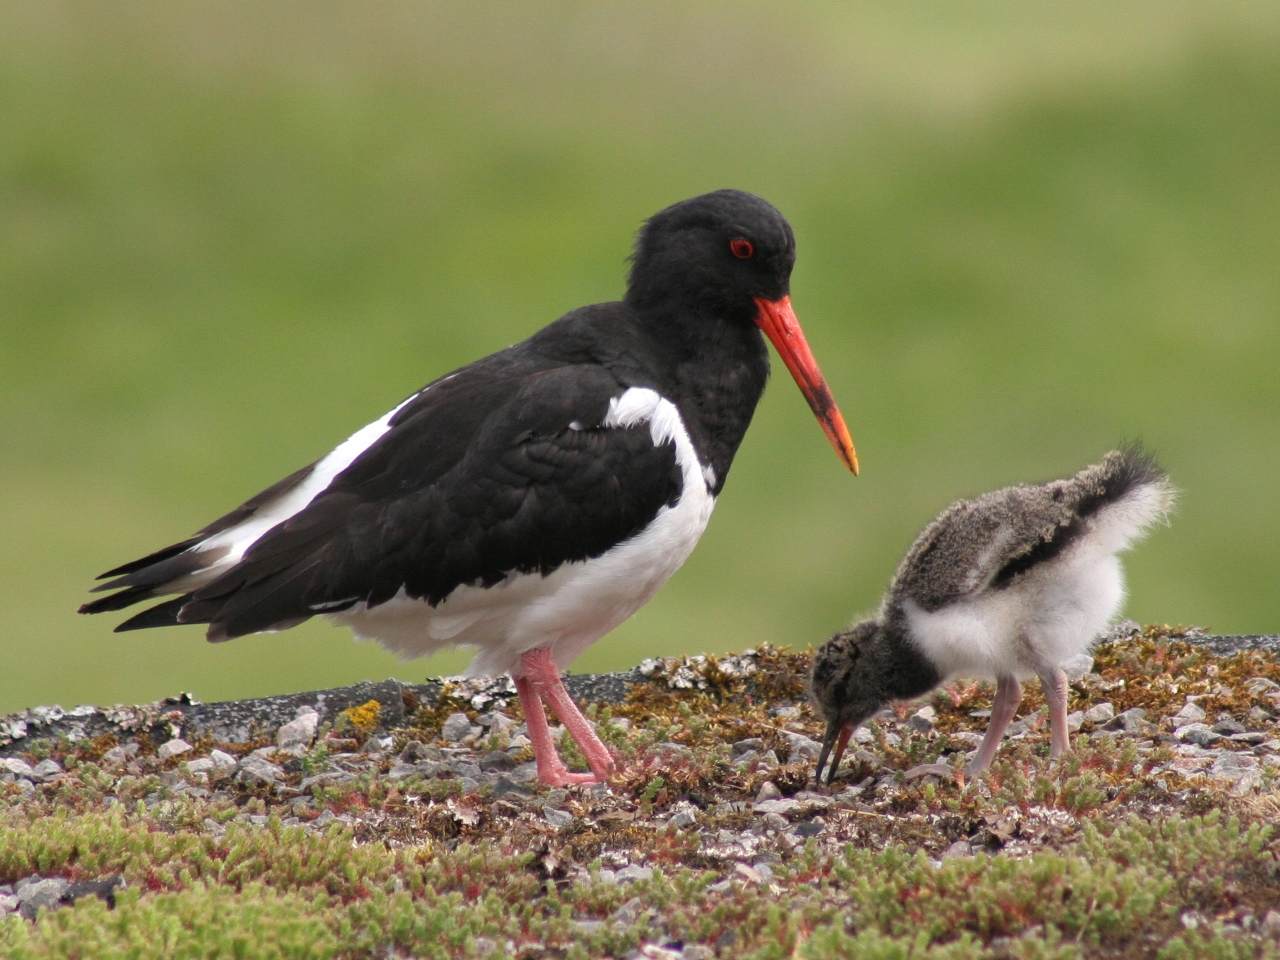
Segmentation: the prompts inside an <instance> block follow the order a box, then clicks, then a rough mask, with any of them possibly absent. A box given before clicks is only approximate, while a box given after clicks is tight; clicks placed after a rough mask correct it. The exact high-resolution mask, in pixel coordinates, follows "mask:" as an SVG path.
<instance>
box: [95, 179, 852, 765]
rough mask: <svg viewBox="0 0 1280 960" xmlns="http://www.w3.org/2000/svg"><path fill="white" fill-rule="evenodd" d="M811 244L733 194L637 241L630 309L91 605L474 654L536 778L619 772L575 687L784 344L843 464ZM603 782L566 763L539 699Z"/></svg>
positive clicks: (679, 548)
mask: <svg viewBox="0 0 1280 960" xmlns="http://www.w3.org/2000/svg"><path fill="white" fill-rule="evenodd" d="M794 263H795V239H794V237H793V235H792V232H791V227H790V225H789V224H788V223H787V221H786V220H785V219H784V218H783V216H782V215H781V214H780V213H779V212H778V211H777V210H776V209H774V208H773V207H772V206H771V205H770V204H768V203H766V202H765V201H764V200H762V199H760V198H759V197H755V196H752V195H751V194H748V193H742V192H740V191H737V190H720V191H717V192H715V193H709V194H706V195H703V196H700V197H695V198H693V199H691V200H686V201H684V202H682V203H677V204H675V205H674V206H671V207H668V208H667V209H665V210H662V211H661V212H659V213H657V214H656V215H654V216H653V217H652V218H651V219H650V220H649V221H648V222H647V223H646V224H645V225H644V226H643V227H642V228H641V230H640V232H639V235H638V237H637V242H636V246H635V251H634V254H633V257H632V267H631V272H630V277H629V280H628V285H627V291H626V296H625V297H624V299H623V300H621V301H619V302H615V303H603V304H596V305H594V306H588V307H583V308H581V309H578V310H574V311H572V312H571V313H568V314H566V315H565V316H563V317H561V318H560V319H559V320H557V321H555V322H554V323H552V324H551V325H550V326H548V327H546V328H544V329H542V330H541V331H539V332H537V333H535V334H534V335H533V336H531V337H530V338H529V339H528V340H525V341H524V342H522V343H519V344H516V345H515V346H513V347H510V348H508V349H506V350H502V351H500V352H498V353H495V354H493V355H492V356H489V357H485V358H484V359H482V360H478V361H476V362H475V363H472V364H470V365H469V366H466V367H463V368H462V369H460V370H456V371H454V372H453V373H450V374H448V375H447V376H444V377H441V378H440V379H438V380H436V381H434V382H433V383H430V384H428V385H427V386H426V387H424V388H422V389H421V390H419V391H418V392H417V393H415V394H413V395H412V396H411V397H409V398H408V399H407V400H405V401H403V402H402V403H400V404H399V405H398V406H396V408H395V409H394V410H392V411H391V412H390V413H388V414H387V415H386V416H384V417H382V418H381V419H380V420H378V421H376V422H375V423H372V424H370V425H369V426H367V427H365V428H364V429H362V430H359V431H358V432H356V433H355V434H354V435H352V436H351V437H350V438H349V439H347V440H346V441H345V442H344V443H342V444H340V445H339V446H338V447H336V448H335V449H334V450H333V451H332V452H331V453H329V454H328V455H327V456H325V457H322V458H321V459H320V460H318V461H316V462H315V463H313V464H311V465H310V466H308V467H304V468H302V469H301V470H299V471H298V472H297V473H294V474H292V475H290V476H288V477H286V478H285V479H283V480H281V481H280V482H279V483H277V484H275V485H274V486H272V487H270V488H268V489H267V490H265V491H263V492H262V493H260V494H258V495H257V496H255V497H253V498H252V499H251V500H249V501H247V502H246V503H245V504H244V505H242V506H240V507H239V508H237V509H235V510H233V511H232V512H231V513H229V514H227V515H226V516H225V517H223V518H222V519H220V520H217V521H215V522H214V523H212V524H210V525H209V526H207V527H205V528H204V529H203V530H201V531H200V532H198V533H197V534H195V535H194V536H192V537H190V538H188V539H186V540H183V541H182V542H181V543H177V544H174V545H173V546H170V547H166V548H165V549H163V550H160V551H158V552H156V553H153V554H151V555H150V556H147V557H143V558H142V559H141V560H136V561H134V562H132V563H127V564H125V565H123V566H121V567H117V568H116V569H114V570H110V571H108V572H107V573H105V574H103V575H102V577H100V578H99V579H103V578H112V579H111V580H110V581H109V582H108V583H105V584H103V585H101V586H99V587H97V590H99V591H102V590H115V591H118V592H116V593H113V594H111V595H109V596H106V597H103V598H101V599H98V600H95V601H93V602H92V603H87V604H85V605H84V606H83V607H81V608H80V612H81V613H101V612H103V611H108V610H119V609H122V608H124V607H127V606H129V605H131V604H134V603H137V602H139V601H144V600H150V599H152V598H153V597H159V596H163V595H166V594H179V596H177V597H176V598H175V599H171V600H168V601H166V602H163V603H160V604H159V605H157V606H154V607H151V608H150V609H148V610H146V611H144V612H143V613H140V614H138V615H137V616H135V617H133V618H132V619H130V620H127V621H125V622H124V623H122V624H120V625H119V626H118V627H117V628H116V629H117V630H118V631H119V630H137V629H142V628H146V627H161V626H172V625H176V624H187V623H199V624H208V632H207V636H208V639H209V640H211V641H215V642H216V641H222V640H230V639H232V638H234V637H239V636H243V635H245V634H250V633H261V632H271V631H276V630H284V629H287V628H289V627H292V626H296V625H297V624H299V623H302V622H303V621H304V620H307V619H309V618H310V617H313V616H323V617H325V618H327V619H329V620H331V621H333V622H335V623H338V624H345V625H347V626H349V627H350V628H351V629H352V631H353V632H354V633H355V635H356V636H357V637H359V638H373V639H376V640H378V641H379V642H380V643H381V644H382V645H383V646H384V647H386V648H387V649H389V650H392V651H395V652H397V653H399V654H401V655H402V656H404V657H405V658H411V657H417V656H422V655H424V654H428V653H431V652H433V651H435V650H437V649H440V648H441V647H445V646H450V645H464V646H469V647H474V648H476V649H477V653H476V656H475V658H474V660H473V662H472V664H471V667H470V672H471V674H473V675H475V674H498V673H502V672H508V671H509V672H510V673H511V675H512V677H513V679H514V680H515V684H516V688H517V690H518V692H519V695H520V701H521V703H522V705H523V707H524V712H525V716H526V718H527V720H528V725H529V736H530V739H531V740H532V742H533V748H534V751H535V753H536V755H537V763H538V773H539V776H540V777H541V778H542V779H543V780H544V781H546V782H548V783H552V784H564V783H570V782H590V781H592V780H594V779H604V778H606V777H607V776H608V774H609V772H610V769H611V768H612V766H613V759H612V757H611V756H610V754H609V751H608V750H607V748H606V747H605V746H604V744H603V743H601V742H600V740H599V739H598V738H597V737H596V735H595V732H594V731H593V730H592V728H591V725H590V723H589V722H588V721H587V720H586V719H585V718H584V717H583V715H582V714H581V713H580V712H579V710H578V708H577V707H576V706H575V705H574V703H573V701H572V700H571V699H570V697H569V695H568V693H567V692H566V690H565V688H564V685H563V683H562V682H561V679H560V670H562V669H564V668H565V667H567V666H568V665H569V664H570V663H571V662H572V661H573V660H574V659H576V658H577V657H578V655H579V654H581V653H582V652H583V651H584V650H585V649H586V648H587V647H588V646H590V645H591V644H593V643H595V641H596V640H598V639H600V638H601V637H602V636H604V635H605V634H606V633H608V632H609V631H610V630H612V629H613V628H614V627H616V626H617V625H618V624H620V623H622V621H624V620H626V619H627V617H629V616H631V614H633V613H634V612H635V611H636V610H637V609H639V608H640V607H641V606H643V605H644V604H645V603H646V602H647V601H648V600H649V599H650V598H651V597H652V596H653V595H654V592H655V591H657V589H658V588H659V587H661V586H662V584H663V583H664V582H666V580H667V578H668V577H670V576H671V575H672V574H673V573H675V571H676V570H677V569H678V568H679V567H680V565H681V564H682V563H684V561H685V560H686V559H687V558H688V556H689V554H690V552H691V551H692V550H693V547H694V545H695V544H696V543H697V542H698V538H699V537H700V536H701V535H702V531H703V530H704V529H705V527H706V525H707V521H708V519H709V518H710V516H711V510H712V508H713V507H714V506H715V503H716V498H717V497H718V496H719V495H720V492H721V490H723V489H724V484H725V480H726V478H727V477H728V474H729V467H730V465H731V464H732V463H733V457H734V454H735V453H736V452H737V449H738V445H739V444H740V443H741V442H742V437H743V434H744V433H745V431H746V429H747V426H748V424H750V422H751V416H752V413H753V412H754V410H755V407H756V403H757V401H758V400H759V399H760V395H761V393H762V391H763V390H764V386H765V380H766V378H767V377H768V374H769V357H768V348H767V347H766V345H765V342H764V338H763V337H762V336H761V331H763V332H764V334H765V335H767V336H768V338H769V339H770V340H771V341H772V342H773V344H774V345H775V346H776V347H777V349H778V352H779V354H780V355H781V357H782V359H783V362H784V363H785V364H786V365H787V367H788V369H789V370H790V371H791V373H792V375H793V376H794V377H795V379H796V382H797V384H798V385H799V387H800V390H801V392H802V393H803V394H804V396H805V397H806V398H807V399H808V401H809V404H810V406H811V407H812V409H813V412H814V413H815V415H816V416H817V418H818V421H819V423H820V424H821V426H822V429H823V430H824V431H825V432H826V434H827V436H828V438H829V439H830V441H831V443H832V445H833V446H834V447H835V449H836V452H837V453H838V454H839V455H840V457H841V459H843V460H844V462H845V463H846V464H847V465H848V467H849V468H850V469H851V470H852V471H853V472H854V473H857V459H856V455H855V453H854V448H853V443H852V441H851V440H850V438H849V432H848V430H847V429H846V427H845V424H844V420H843V418H842V417H841V415H840V411H839V410H838V409H837V407H836V404H835V401H834V400H833V399H832V396H831V393H830V391H829V390H828V388H827V386H826V383H825V382H824V380H823V377H822V374H821V372H820V371H819V369H818V366H817V363H816V362H815V361H814V358H813V355H812V353H810V351H809V348H808V346H807V345H806V343H805V338H804V335H803V333H802V332H801V329H800V325H799V323H798V321H797V320H796V316H795V313H794V311H793V310H792V308H791V302H790V296H789V294H790V278H791V268H792V266H793V264H794ZM544 698H545V700H546V702H547V703H548V704H549V705H550V707H551V709H552V710H553V711H554V712H555V714H556V715H557V716H558V717H559V718H560V720H561V721H562V722H563V723H564V726H565V728H566V729H567V730H568V732H569V733H570V734H571V735H572V736H573V738H574V739H575V740H576V741H577V742H578V744H579V746H581V748H582V751H583V753H584V754H585V755H586V758H587V761H588V763H589V765H590V767H591V773H590V774H574V773H570V772H569V771H568V770H567V769H566V767H565V765H564V763H563V762H562V761H561V759H560V757H559V755H558V754H557V752H556V748H555V744H554V742H553V740H552V738H551V735H550V732H549V730H548V726H547V720H546V715H545V712H544V709H543V699H544Z"/></svg>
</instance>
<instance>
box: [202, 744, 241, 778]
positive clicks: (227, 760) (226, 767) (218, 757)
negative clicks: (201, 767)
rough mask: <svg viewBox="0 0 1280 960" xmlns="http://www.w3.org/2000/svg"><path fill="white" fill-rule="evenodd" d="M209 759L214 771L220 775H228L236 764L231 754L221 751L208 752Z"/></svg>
mask: <svg viewBox="0 0 1280 960" xmlns="http://www.w3.org/2000/svg"><path fill="white" fill-rule="evenodd" d="M209 759H210V760H212V761H213V766H214V768H215V770H217V771H218V772H220V773H230V772H231V771H232V770H233V769H235V766H236V763H237V762H238V761H237V760H236V758H235V757H233V756H232V755H231V754H229V753H224V752H223V751H221V750H210V751H209Z"/></svg>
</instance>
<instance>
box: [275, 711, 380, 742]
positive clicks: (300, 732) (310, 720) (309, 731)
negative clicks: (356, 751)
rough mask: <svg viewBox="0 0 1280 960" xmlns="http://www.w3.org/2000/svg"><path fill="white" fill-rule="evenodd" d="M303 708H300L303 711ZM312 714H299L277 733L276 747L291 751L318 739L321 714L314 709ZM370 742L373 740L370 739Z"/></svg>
mask: <svg viewBox="0 0 1280 960" xmlns="http://www.w3.org/2000/svg"><path fill="white" fill-rule="evenodd" d="M301 709H302V708H299V710H300V711H301ZM308 709H309V710H310V712H308V713H301V712H299V714H298V717H297V718H296V719H294V720H290V721H289V722H288V723H286V724H285V725H284V726H282V727H281V728H280V729H279V730H277V731H276V747H277V748H279V749H281V750H289V749H291V748H294V747H305V746H307V745H308V744H310V743H311V741H312V740H314V739H315V737H316V728H317V727H318V726H320V714H318V713H316V711H315V709H314V708H308ZM369 739H370V740H372V739H373V738H372V737H370V738H369Z"/></svg>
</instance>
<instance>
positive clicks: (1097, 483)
mask: <svg viewBox="0 0 1280 960" xmlns="http://www.w3.org/2000/svg"><path fill="white" fill-rule="evenodd" d="M1173 498H1174V492H1173V488H1172V486H1171V485H1170V484H1169V481H1168V479H1167V478H1166V476H1165V473H1164V471H1163V470H1161V468H1160V467H1159V466H1158V465H1157V464H1156V462H1155V461H1154V460H1153V459H1152V458H1151V457H1150V456H1148V455H1146V454H1145V453H1143V452H1142V451H1141V450H1140V449H1139V448H1138V447H1136V446H1133V447H1128V448H1126V449H1123V450H1119V451H1115V452H1113V453H1109V454H1107V456H1106V457H1104V458H1103V460H1102V461H1101V462H1100V463H1096V464H1094V465H1093V466H1090V467H1086V468H1085V469H1084V470H1081V471H1080V472H1079V473H1077V474H1076V475H1075V476H1074V477H1072V478H1070V479H1069V480H1054V481H1051V482H1049V483H1042V484H1039V485H1036V486H1016V487H1007V488H1006V489H1003V490H997V491H995V492H994V493H988V494H986V495H984V496H982V497H979V498H978V499H976V500H962V501H960V502H959V503H955V504H952V505H951V506H950V507H948V508H947V509H946V510H945V511H943V513H942V514H941V516H939V517H938V518H937V519H936V520H934V521H933V523H931V524H930V525H929V526H928V527H927V528H925V531H924V532H923V533H922V534H920V536H919V537H918V538H917V539H916V542H915V543H914V544H913V545H912V547H911V549H910V550H909V551H908V553H907V556H906V559H904V560H903V561H902V565H901V566H900V567H899V568H898V572H897V573H896V574H895V575H894V578H893V581H892V582H891V583H890V585H889V591H888V593H887V594H886V595H885V598H884V600H883V601H882V603H881V606H880V611H879V613H878V614H877V615H876V616H875V617H874V618H872V619H869V620H863V621H862V622H860V623H857V624H855V625H854V626H853V628H852V629H850V630H849V631H847V632H846V633H841V634H837V635H836V636H835V637H833V638H832V639H831V640H829V641H827V643H825V644H824V645H823V646H822V648H821V649H820V650H819V651H818V654H817V656H816V657H815V659H814V663H813V671H812V675H811V677H810V693H811V696H812V698H813V701H814V703H815V704H816V705H817V706H818V708H819V709H820V710H821V711H822V713H823V715H824V716H825V717H826V719H827V731H826V737H825V740H824V742H823V745H822V753H821V755H820V756H819V758H818V772H817V776H818V779H819V780H820V779H821V778H822V769H823V766H824V765H825V764H826V761H827V757H828V755H830V756H831V770H830V774H829V775H828V778H827V781H828V783H829V782H831V781H832V780H834V779H835V774H836V768H837V767H838V766H839V764H840V758H841V756H842V755H843V753H844V749H845V745H846V744H847V743H848V742H849V737H850V735H851V734H852V733H853V731H854V729H855V728H856V727H857V726H858V724H860V723H862V722H863V721H864V720H866V719H867V718H868V717H870V716H872V715H873V714H875V713H876V712H878V711H879V710H880V709H882V708H883V707H884V706H886V705H887V704H889V703H890V702H892V701H894V700H904V699H908V698H911V697H918V696H921V695H922V694H925V693H927V692H928V691H930V690H932V689H933V688H934V687H936V686H938V684H940V683H942V682H943V681H944V680H946V679H948V678H950V677H953V676H956V675H960V676H975V677H992V678H994V679H995V681H996V695H995V699H994V701H993V702H992V706H991V721H990V724H989V726H988V727H987V733H986V736H985V737H984V738H983V741H982V744H981V746H980V747H979V748H978V752H977V754H976V756H975V757H974V758H973V760H972V761H971V763H970V765H969V770H970V772H972V773H981V772H982V771H985V770H986V769H987V768H988V767H989V766H990V765H991V761H992V759H993V757H994V756H995V753H996V749H997V748H998V747H999V745H1000V738H1001V737H1002V736H1003V735H1004V731H1005V727H1007V726H1008V724H1009V721H1010V720H1011V719H1013V715H1014V712H1015V711H1016V710H1017V708H1018V704H1019V702H1020V701H1021V700H1022V687H1021V685H1020V683H1019V680H1020V679H1023V678H1026V677H1030V676H1033V675H1034V676H1037V677H1039V678H1040V683H1041V686H1042V687H1043V689H1044V694H1045V700H1046V701H1047V702H1048V705H1049V723H1050V730H1051V740H1052V746H1051V748H1050V749H1051V756H1053V757H1058V756H1060V755H1061V754H1062V753H1063V751H1065V750H1066V749H1067V746H1068V740H1067V678H1066V675H1065V674H1064V673H1063V671H1062V669H1061V667H1060V666H1059V665H1060V664H1061V663H1062V662H1063V661H1064V660H1067V659H1069V658H1070V657H1072V656H1075V655H1076V654H1078V653H1082V652H1084V651H1085V650H1087V649H1088V647H1089V645H1090V643H1091V642H1092V640H1093V638H1094V637H1095V636H1097V634H1098V633H1099V632H1101V631H1102V629H1103V628H1104V627H1105V626H1106V625H1107V623H1108V621H1109V620H1110V619H1111V618H1112V617H1113V616H1114V615H1115V614H1116V613H1117V612H1118V610H1119V608H1120V604H1121V602H1122V601H1123V599H1124V575H1123V572H1122V570H1121V568H1120V561H1119V559H1118V558H1117V556H1116V554H1118V553H1119V552H1120V551H1122V550H1124V549H1126V548H1128V547H1129V546H1130V545H1132V544H1133V543H1134V542H1135V541H1136V540H1138V539H1139V538H1140V537H1142V536H1143V535H1144V534H1145V533H1146V531H1147V529H1148V528H1149V527H1150V526H1151V525H1152V524H1153V523H1155V522H1156V521H1157V520H1159V519H1161V518H1163V517H1164V516H1165V514H1167V512H1168V511H1169V509H1170V508H1171V507H1172V506H1173Z"/></svg>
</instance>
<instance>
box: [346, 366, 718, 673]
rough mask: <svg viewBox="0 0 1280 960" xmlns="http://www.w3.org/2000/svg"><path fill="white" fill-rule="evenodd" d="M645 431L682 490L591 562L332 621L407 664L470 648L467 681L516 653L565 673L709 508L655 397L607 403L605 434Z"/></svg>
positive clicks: (659, 581) (677, 552)
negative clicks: (543, 653) (675, 470)
mask: <svg viewBox="0 0 1280 960" xmlns="http://www.w3.org/2000/svg"><path fill="white" fill-rule="evenodd" d="M644 423H647V424H648V425H649V433H650V436H651V437H652V439H653V442H654V444H655V445H661V444H665V443H670V444H672V445H674V447H675V454H676V464H677V465H678V466H679V468H680V472H681V478H682V482H683V486H682V489H681V495H680V499H679V501H678V502H677V503H676V504H675V505H674V506H663V507H662V508H661V509H659V511H658V513H657V515H656V516H655V517H654V519H653V520H652V522H650V523H649V524H648V526H646V527H645V528H644V529H643V530H641V531H640V532H639V533H637V534H636V535H635V536H633V537H631V538H630V539H628V540H626V541H624V542H622V543H620V544H618V545H617V546H615V547H613V548H612V549H610V550H608V551H606V552H605V553H604V554H602V555H601V556H599V557H596V558H595V559H592V560H587V561H583V562H577V563H566V564H563V565H561V566H560V567H558V568H557V569H556V570H554V571H552V572H551V573H550V574H548V575H547V576H545V577H544V576H542V575H541V574H536V573H534V574H513V575H511V576H509V577H507V579H506V580H504V581H502V582H501V583H499V584H496V585H494V586H492V587H477V586H467V585H463V586H459V587H457V588H456V589H455V590H454V591H453V592H452V593H450V594H449V596H448V597H446V598H445V599H444V601H442V602H441V603H440V604H439V605H438V606H436V607H432V606H430V605H429V604H427V603H426V602H424V601H421V600H413V599H410V598H409V597H407V596H405V595H404V593H403V591H402V592H401V594H400V595H399V596H397V597H395V598H394V599H392V600H390V601H388V602H387V603H384V604H381V605H379V606H376V607H374V608H372V609H368V608H367V607H365V605H364V604H359V605H357V606H356V607H353V608H351V609H350V610H346V611H343V612H341V613H336V614H331V615H330V619H331V620H333V621H334V622H336V623H340V624H345V625H347V626H350V627H351V629H352V631H353V632H354V633H355V634H356V636H357V637H359V638H369V639H376V640H378V641H379V643H381V644H382V645H383V646H384V647H386V648H387V649H389V650H392V651H395V652H396V653H399V654H401V655H402V656H404V657H405V658H406V659H409V658H412V657H418V656H422V655H424V654H427V653H431V652H433V651H435V650H438V649H440V648H442V647H445V646H451V645H463V646H474V647H476V648H477V652H476V656H475V659H474V660H473V661H472V663H471V666H470V668H469V670H468V673H469V674H471V675H478V674H500V673H504V672H508V671H510V670H511V669H513V668H516V667H517V666H518V664H519V659H520V655H521V654H522V653H524V652H526V651H528V650H532V649H534V648H536V647H541V646H545V645H550V646H551V648H552V652H553V654H554V656H555V660H556V663H557V664H558V665H559V666H560V667H561V668H564V667H567V666H568V665H569V664H570V663H572V662H573V661H574V660H575V659H577V657H578V656H579V655H580V654H581V653H582V652H583V651H584V650H586V648H587V647H589V646H590V645H591V644H593V643H595V641H596V640H599V639H600V638H601V637H602V636H604V635H605V634H606V633H608V632H609V631H610V630H612V629H613V628H614V627H616V626H618V624H620V623H622V622H623V621H624V620H626V619H627V618H628V617H629V616H631V615H632V614H633V613H635V612H636V611H637V610H639V609H640V607H642V606H644V604H645V603H647V602H648V601H649V600H650V599H651V598H652V597H653V595H654V593H656V592H657V590H658V588H659V587H661V586H662V585H663V584H664V583H666V581H667V579H668V578H669V577H670V576H671V575H672V574H673V573H675V572H676V570H678V569H679V568H680V565H681V564H683V563H684V562H685V560H687V559H688V557H689V554H690V553H692V551H693V548H694V546H695V545H696V544H697V542H698V539H699V538H700V537H701V536H702V532H703V531H704V530H705V529H706V526H707V522H708V521H709V520H710V518H711V511H712V509H713V508H714V507H715V497H713V496H712V495H711V492H710V491H711V487H712V486H713V485H714V482H715V475H714V473H712V472H711V471H709V470H707V471H704V469H703V467H702V466H701V464H699V463H698V457H697V454H696V453H695V451H694V448H693V443H692V441H691V440H690V439H689V434H688V431H687V430H686V429H685V426H684V422H683V421H682V420H681V419H680V414H679V411H677V410H676V408H675V405H674V404H672V403H671V402H670V401H668V400H665V399H663V398H662V397H660V396H659V395H658V394H657V393H656V392H655V391H653V390H650V389H647V388H640V387H632V388H631V389H629V390H627V391H626V392H625V393H624V394H623V395H622V396H621V397H619V398H617V399H615V400H613V401H611V402H610V404H609V413H608V415H607V416H606V417H605V420H604V426H605V427H631V426H636V425H639V424H644Z"/></svg>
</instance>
